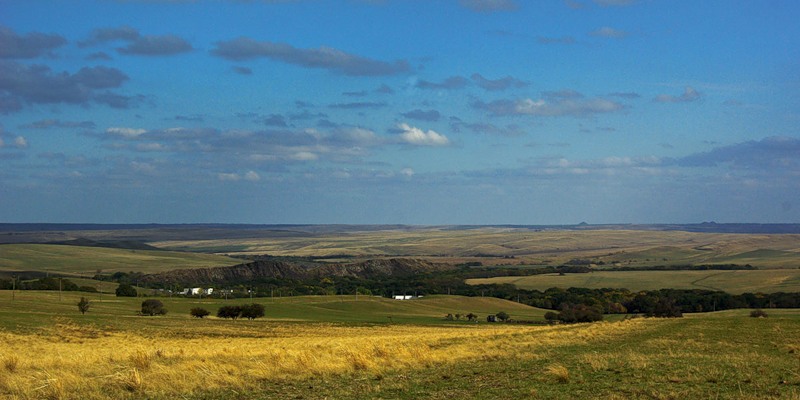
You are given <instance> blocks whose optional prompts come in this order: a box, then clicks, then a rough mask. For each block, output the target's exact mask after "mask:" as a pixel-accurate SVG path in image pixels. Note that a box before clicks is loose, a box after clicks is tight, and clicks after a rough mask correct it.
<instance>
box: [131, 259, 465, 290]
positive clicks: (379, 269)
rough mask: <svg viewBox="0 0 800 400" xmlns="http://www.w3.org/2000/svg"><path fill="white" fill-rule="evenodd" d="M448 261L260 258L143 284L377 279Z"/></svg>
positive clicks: (444, 267) (161, 276) (435, 268)
mask: <svg viewBox="0 0 800 400" xmlns="http://www.w3.org/2000/svg"><path fill="white" fill-rule="evenodd" d="M452 268H453V267H452V266H451V265H448V264H437V263H432V262H429V261H425V260H418V259H407V258H391V259H376V260H367V261H362V262H357V263H349V264H323V265H318V266H304V265H301V264H295V263H291V262H284V261H270V260H259V261H253V262H249V263H244V264H239V265H233V266H230V267H214V268H194V269H176V270H172V271H167V272H161V273H157V274H151V275H146V276H145V277H143V278H142V279H141V280H140V282H144V283H156V282H158V283H164V284H177V283H187V284H188V283H192V284H209V283H217V284H220V283H231V282H247V281H256V280H262V279H270V278H275V279H296V280H304V279H316V278H322V277H325V276H350V277H354V278H376V277H381V276H408V275H413V274H419V273H424V272H430V271H443V270H448V269H452Z"/></svg>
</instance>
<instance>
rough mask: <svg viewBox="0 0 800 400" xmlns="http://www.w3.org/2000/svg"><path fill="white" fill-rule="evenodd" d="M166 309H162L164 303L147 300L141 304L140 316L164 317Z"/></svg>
mask: <svg viewBox="0 0 800 400" xmlns="http://www.w3.org/2000/svg"><path fill="white" fill-rule="evenodd" d="M166 313H167V309H166V308H164V303H162V302H161V300H156V299H147V300H145V301H143V302H142V315H149V316H151V317H152V316H154V315H165V314H166Z"/></svg>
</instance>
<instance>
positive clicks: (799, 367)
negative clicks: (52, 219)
mask: <svg viewBox="0 0 800 400" xmlns="http://www.w3.org/2000/svg"><path fill="white" fill-rule="evenodd" d="M0 294H2V295H3V296H5V295H7V294H8V293H0ZM26 295H27V296H28V298H27V299H23V300H22V301H25V302H28V304H32V303H34V302H35V303H36V306H35V307H34V306H31V307H26V308H28V309H29V311H26V312H22V310H18V307H15V306H14V303H13V302H12V301H9V300H8V299H6V298H5V297H4V298H3V300H4V301H3V302H2V304H0V312H2V317H3V319H4V321H3V325H2V326H3V327H2V328H0V348H2V349H3V351H2V353H0V398H4V399H176V398H177V399H285V398H293V399H326V398H328V399H339V398H348V399H351V398H352V399H374V398H396V399H419V398H426V399H453V398H481V399H497V398H500V399H518V398H558V399H571V398H603V399H606V398H611V399H627V398H656V399H677V398H728V399H740V398H742V399H748V398H787V399H797V398H800V313H798V312H797V311H796V310H791V311H790V310H768V312H769V314H770V316H769V317H768V318H761V319H756V318H749V317H747V313H748V311H747V310H731V311H726V312H720V313H709V314H697V315H689V316H687V317H686V318H682V319H672V320H663V319H645V318H636V319H628V320H621V321H616V322H600V323H594V324H577V325H557V326H528V325H514V324H488V323H485V322H481V323H478V324H473V323H466V322H461V323H457V322H456V323H454V322H445V321H443V320H442V319H439V322H438V323H434V324H430V323H429V324H427V325H420V324H416V323H409V324H398V323H393V324H390V323H381V324H375V323H358V322H356V323H346V324H343V323H334V322H325V321H313V320H306V321H302V322H295V321H290V320H289V319H274V318H270V317H269V316H268V317H267V318H266V319H263V320H256V321H242V320H240V321H230V320H221V319H216V318H207V319H202V320H199V319H192V318H190V317H189V316H188V313H186V312H185V310H186V309H188V308H189V307H192V306H195V305H197V304H196V301H195V300H190V299H180V300H178V299H175V300H171V301H170V302H168V303H167V305H168V306H169V307H171V309H172V310H174V312H170V314H168V315H167V316H165V317H139V316H135V315H134V313H133V312H132V311H133V310H130V309H129V308H133V307H134V306H136V305H137V304H138V302H139V301H140V300H141V299H120V300H113V299H111V300H108V302H107V303H105V305H104V306H101V305H100V304H98V305H97V308H94V309H90V311H89V313H87V314H86V315H81V314H79V313H78V312H77V309H76V308H75V309H73V307H74V305H73V304H71V303H70V302H72V301H74V300H76V299H77V297H76V296H74V295H71V296H72V297H69V298H66V297H65V298H63V299H62V300H60V301H59V300H57V299H58V297H56V296H57V295H56V294H54V293H44V292H38V293H36V292H32V293H26ZM37 296H38V297H37ZM304 300H305V299H304V298H295V299H292V304H293V305H294V306H296V307H299V306H300V305H302V304H303V302H304ZM324 300H325V299H320V298H309V299H308V301H310V302H312V303H317V304H318V302H320V301H324ZM434 300H435V301H433V300H432V301H430V302H428V303H427V304H426V303H417V304H422V308H423V311H421V314H422V315H428V314H429V313H430V311H425V308H426V307H427V308H430V307H432V306H433V305H434V304H436V301H439V300H441V301H442V304H441V306H442V307H443V309H449V308H453V309H459V308H466V309H469V307H472V306H475V305H477V304H478V303H473V302H472V301H473V300H474V299H470V298H460V297H442V298H441V299H434ZM14 301H17V300H14ZM166 301H167V300H165V302H166ZM256 301H260V302H262V303H263V304H265V305H266V306H267V308H269V307H270V303H269V302H268V300H265V299H261V300H256ZM492 301H497V302H502V301H500V300H497V299H493V300H492ZM9 303H11V304H9ZM17 304H19V303H17ZM101 304H102V303H101ZM406 304H408V305H407V307H409V308H408V311H407V312H409V313H412V312H413V311H411V310H412V309H413V307H414V304H415V303H414V302H408V303H406ZM498 304H500V303H496V304H495V305H498ZM206 305H207V306H208V305H210V304H206ZM518 306H519V305H518ZM520 307H521V306H520ZM15 310H17V311H15ZM70 310H71V311H70ZM179 310H180V311H179ZM212 310H213V308H212ZM364 310H366V309H362V310H361V311H362V312H369V313H377V314H380V313H382V312H386V310H384V309H375V308H373V309H372V310H371V311H364ZM513 313H514V312H512V314H513ZM323 316H324V314H320V315H319V317H320V318H322V317H323ZM299 317H301V318H302V317H303V316H302V315H300V316H299ZM362 317H364V318H365V319H366V320H368V319H369V316H366V315H363V316H362ZM31 319H34V320H35V323H31V322H30V321H29V320H31Z"/></svg>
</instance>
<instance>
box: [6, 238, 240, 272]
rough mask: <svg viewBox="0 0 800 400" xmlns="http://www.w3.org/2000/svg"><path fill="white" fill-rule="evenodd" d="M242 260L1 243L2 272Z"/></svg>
mask: <svg viewBox="0 0 800 400" xmlns="http://www.w3.org/2000/svg"><path fill="white" fill-rule="evenodd" d="M241 262H242V261H241V260H238V259H234V258H230V257H224V256H218V255H211V254H199V253H183V252H175V251H157V250H128V249H111V248H103V247H82V246H64V245H48V244H4V245H0V272H4V271H40V272H50V273H56V274H67V275H73V276H83V277H91V276H94V275H95V274H96V273H97V271H102V272H103V273H109V272H118V271H121V272H129V271H137V272H143V273H153V272H160V271H165V270H171V269H178V268H200V267H218V266H225V265H235V264H239V263H241Z"/></svg>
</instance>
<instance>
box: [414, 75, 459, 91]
mask: <svg viewBox="0 0 800 400" xmlns="http://www.w3.org/2000/svg"><path fill="white" fill-rule="evenodd" d="M468 84H469V80H468V79H467V78H464V77H463V76H451V77H449V78H447V79H445V80H444V81H442V82H430V81H426V80H420V81H417V83H416V84H415V85H414V87H416V88H418V89H434V90H454V89H463V88H465V87H466V86H467V85H468Z"/></svg>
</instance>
